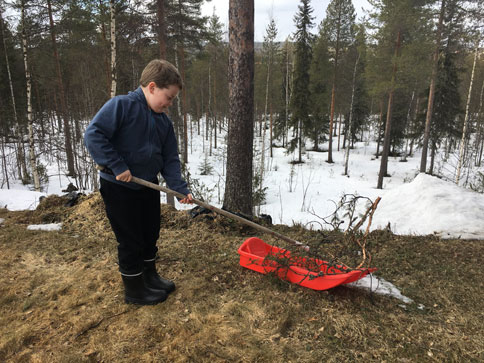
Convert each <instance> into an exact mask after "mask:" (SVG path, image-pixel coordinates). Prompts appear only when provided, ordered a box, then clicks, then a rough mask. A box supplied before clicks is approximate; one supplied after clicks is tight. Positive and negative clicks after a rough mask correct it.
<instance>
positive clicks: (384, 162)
mask: <svg viewBox="0 0 484 363" xmlns="http://www.w3.org/2000/svg"><path fill="white" fill-rule="evenodd" d="M400 40H401V31H400V30H399V31H398V34H397V43H396V46H395V59H394V61H393V72H392V81H391V86H390V87H391V88H390V93H389V95H388V107H387V120H386V124H385V138H384V140H383V152H382V155H381V161H380V172H379V173H378V184H377V189H382V188H383V178H384V177H385V176H386V175H387V166H388V154H389V152H390V140H391V130H392V107H393V95H394V93H395V82H396V78H397V59H396V58H397V57H398V51H399V49H400Z"/></svg>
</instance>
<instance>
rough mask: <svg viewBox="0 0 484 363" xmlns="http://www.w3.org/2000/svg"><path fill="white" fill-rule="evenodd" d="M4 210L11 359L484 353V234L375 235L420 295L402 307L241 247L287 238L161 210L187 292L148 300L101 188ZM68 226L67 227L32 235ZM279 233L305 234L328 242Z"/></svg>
mask: <svg viewBox="0 0 484 363" xmlns="http://www.w3.org/2000/svg"><path fill="white" fill-rule="evenodd" d="M0 218H3V219H5V221H4V222H3V223H2V225H1V227H0V249H1V251H2V252H1V253H2V258H1V259H0V270H1V271H2V274H1V275H0V361H8V362H84V361H86V362H88V361H95V362H97V361H104V362H132V361H143V362H145V361H146V362H154V361H156V362H208V361H210V362H212V361H215V362H231V361H234V362H321V361H329V362H333V361H334V362H336V361H338V362H340V361H355V360H365V361H379V362H380V361H389V362H414V361H465V362H472V361H475V362H478V361H483V360H484V329H483V321H484V309H483V300H482V291H484V290H483V281H484V272H483V270H482V268H481V266H480V264H482V256H484V244H483V242H482V241H477V240H441V239H439V238H436V237H432V236H426V237H416V236H396V235H393V234H391V233H389V232H385V231H375V232H372V233H371V234H370V236H369V240H368V244H369V249H371V251H372V256H373V261H372V265H374V266H376V267H377V268H378V272H377V275H379V276H382V277H383V278H385V279H386V280H389V281H391V282H393V283H394V284H395V285H397V286H398V287H399V288H400V289H401V290H402V293H403V294H404V295H406V296H408V297H410V298H411V299H413V300H414V301H415V303H413V304H404V303H402V302H401V301H399V300H397V299H395V298H392V297H389V296H380V295H374V294H370V293H368V292H365V291H363V290H359V289H354V288H348V287H343V286H342V287H337V288H334V289H331V290H329V291H319V292H318V291H313V290H309V289H306V288H303V287H300V286H297V285H293V284H288V283H286V282H283V281H280V280H277V279H276V278H274V277H271V276H267V275H262V274H258V273H256V272H254V271H251V270H248V269H245V268H242V267H240V266H239V264H238V255H237V253H236V251H237V248H238V247H239V246H240V244H241V243H242V242H243V241H244V240H245V239H246V238H248V237H249V236H258V237H260V238H262V239H264V240H265V241H267V242H268V243H270V244H274V245H279V246H283V247H287V246H286V245H285V243H284V242H282V241H276V240H274V239H272V238H271V237H269V236H265V235H261V234H260V233H258V232H257V231H255V230H252V229H249V228H248V227H242V226H240V225H238V224H237V223H236V222H233V221H230V220H227V219H226V218H223V217H217V218H215V219H211V218H207V216H203V215H200V216H198V217H196V218H191V217H190V216H189V215H188V213H187V212H180V211H176V210H174V209H172V208H171V207H169V206H163V208H162V215H161V219H162V225H163V227H162V230H161V235H162V237H161V238H160V241H159V248H160V251H159V256H160V259H159V261H158V266H159V271H160V272H161V274H162V275H163V276H165V277H168V278H171V279H174V280H175V281H176V284H177V290H176V291H175V292H174V293H173V294H171V295H170V297H169V298H168V300H167V301H165V302H164V303H162V304H158V305H155V306H143V307H140V306H135V305H126V304H125V303H124V302H123V290H122V286H121V279H120V276H119V273H118V270H117V265H116V242H115V239H114V235H113V234H112V232H111V230H110V228H109V225H108V223H107V220H106V219H105V217H104V213H103V205H102V200H101V198H100V197H99V194H97V193H94V194H92V195H91V196H89V197H84V198H83V199H82V200H81V202H80V203H79V204H78V205H77V206H74V207H72V208H68V207H64V206H63V201H62V199H60V198H58V197H49V198H47V199H46V200H44V201H43V202H42V203H41V204H40V205H39V207H38V208H37V210H35V211H23V212H9V211H7V210H5V209H3V210H0ZM60 221H62V222H63V228H62V230H61V231H54V232H53V231H45V232H44V231H29V230H27V229H26V226H27V225H28V224H37V223H51V222H60ZM272 228H274V229H276V230H277V231H278V232H280V233H283V234H286V235H289V236H290V237H291V238H294V239H297V240H300V241H311V242H314V241H317V240H318V238H319V237H320V236H321V232H317V231H307V230H303V229H302V228H300V227H292V228H289V227H285V226H273V227H272ZM326 244H328V243H326ZM419 304H423V306H424V308H423V309H420V308H419Z"/></svg>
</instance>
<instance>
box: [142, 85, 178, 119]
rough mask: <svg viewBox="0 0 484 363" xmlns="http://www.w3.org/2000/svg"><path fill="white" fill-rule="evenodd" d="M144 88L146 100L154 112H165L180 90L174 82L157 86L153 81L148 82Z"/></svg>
mask: <svg viewBox="0 0 484 363" xmlns="http://www.w3.org/2000/svg"><path fill="white" fill-rule="evenodd" d="M146 88H147V90H146V92H145V96H146V102H147V103H148V106H149V107H150V108H151V109H152V110H153V111H155V112H156V113H162V112H166V110H167V109H168V107H170V106H171V104H172V103H173V100H174V99H175V98H176V97H177V96H178V92H180V88H179V87H178V86H177V85H174V84H172V85H170V86H168V87H167V88H158V87H157V86H156V84H155V82H150V83H149V84H148V86H146Z"/></svg>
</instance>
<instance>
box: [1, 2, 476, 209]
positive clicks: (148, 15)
mask: <svg viewBox="0 0 484 363" xmlns="http://www.w3.org/2000/svg"><path fill="white" fill-rule="evenodd" d="M203 3H204V1H203V0H154V1H139V0H122V1H121V0H109V1H107V0H42V1H38V0H36V1H32V0H15V1H5V0H2V1H1V2H0V10H1V17H0V20H1V30H2V32H1V34H0V36H1V38H2V44H1V47H0V53H1V56H0V80H1V81H0V92H1V98H0V118H1V128H0V142H1V148H2V160H1V170H2V173H1V180H0V183H1V185H2V188H9V183H10V181H12V180H22V181H23V183H24V184H29V183H31V184H32V185H33V186H34V188H35V189H36V190H41V188H42V181H43V180H44V181H45V179H46V175H45V163H57V164H58V166H59V172H62V173H65V174H66V175H69V176H70V177H72V178H73V179H74V180H75V181H76V185H77V186H78V187H79V188H81V189H97V187H98V185H97V171H96V169H95V165H94V163H93V162H92V161H91V159H90V157H89V155H88V153H87V151H86V149H85V147H84V145H83V138H82V135H83V132H84V130H85V128H86V126H87V124H88V123H89V122H90V120H91V118H92V117H93V116H94V114H95V113H96V112H97V110H99V108H100V107H101V106H102V105H103V104H104V103H105V102H106V101H107V100H108V99H109V98H111V97H114V96H115V95H119V94H126V93H127V92H129V91H132V90H134V89H136V88H137V87H138V80H139V77H140V72H141V70H142V69H143V68H144V66H145V65H146V64H147V63H148V62H149V61H150V60H151V59H153V58H163V59H167V60H169V61H170V62H172V63H173V64H175V65H176V66H177V68H178V69H179V71H180V73H181V75H182V78H183V81H184V85H185V87H184V88H183V90H182V92H181V93H180V96H179V97H178V99H177V101H176V104H175V105H174V106H173V107H172V108H171V110H170V115H169V116H170V118H171V119H172V121H173V122H174V125H175V130H176V133H177V137H178V141H179V149H180V156H181V160H182V162H183V163H189V162H190V160H189V152H188V150H189V148H190V139H191V138H192V136H193V134H194V133H200V130H201V128H205V131H206V132H205V135H206V138H207V145H209V151H208V152H210V153H211V152H212V149H216V148H218V147H220V143H228V144H230V142H231V138H230V130H229V129H230V125H231V124H232V125H234V127H242V129H244V128H249V129H250V130H249V133H250V134H251V136H250V137H249V142H250V143H252V142H253V141H252V137H254V138H258V139H259V140H263V141H262V150H264V152H262V153H260V155H255V154H254V155H253V156H252V155H251V158H250V160H249V163H252V164H254V166H253V170H252V166H251V168H250V170H252V173H251V174H252V175H251V177H252V178H251V179H249V180H247V183H248V184H249V185H250V184H252V188H254V185H256V184H257V183H258V181H257V180H260V179H262V178H263V171H264V165H265V163H267V159H268V158H270V157H271V156H272V148H273V147H281V146H282V147H284V148H286V149H287V150H288V152H294V153H295V159H294V162H295V163H302V162H303V160H302V157H301V155H302V153H303V152H304V151H305V149H306V148H307V149H310V150H314V151H323V152H327V162H328V163H332V162H333V158H332V152H333V150H336V148H337V149H338V150H339V149H340V148H342V149H347V153H348V154H349V152H350V149H351V146H352V145H353V144H354V142H356V141H358V140H359V139H361V137H362V136H361V135H362V134H363V132H369V133H371V135H372V137H373V139H374V140H375V141H376V142H377V143H378V146H377V151H376V157H377V158H379V157H380V158H381V166H380V172H379V177H378V181H375V184H376V185H377V186H378V188H382V181H383V178H384V177H385V176H387V169H386V167H387V161H388V157H389V156H398V157H400V158H401V159H402V161H405V159H406V157H408V156H409V155H413V153H414V152H415V150H417V149H421V150H422V158H421V165H420V171H421V172H426V173H429V174H431V175H438V176H440V177H444V178H447V179H450V180H452V181H453V182H455V183H457V184H460V185H463V186H466V187H470V188H472V189H474V190H477V191H480V192H482V191H483V190H484V174H483V172H482V155H483V148H484V116H483V98H484V95H483V94H484V58H483V57H482V54H483V53H482V40H483V39H482V38H483V36H482V34H483V25H484V24H483V13H482V12H483V10H482V9H483V6H482V1H481V0H469V1H464V0H401V1H391V0H371V1H370V3H371V5H372V9H371V10H370V11H369V13H368V14H367V15H366V16H365V17H364V18H363V19H362V20H361V21H360V22H357V21H356V15H355V8H354V5H353V4H352V2H351V0H331V1H330V2H329V5H328V7H327V9H326V15H325V18H324V20H323V21H322V22H321V23H320V24H315V23H314V12H315V10H314V9H315V8H316V3H317V2H315V1H313V3H311V1H309V0H301V1H300V3H299V6H298V11H297V13H295V14H294V24H295V28H296V31H295V32H294V33H293V34H291V36H289V37H288V38H287V39H285V40H284V41H282V42H280V41H276V39H277V35H278V28H277V23H276V21H275V19H274V18H272V17H270V16H268V18H267V26H266V34H265V36H264V41H263V42H261V43H254V40H253V21H254V20H253V14H252V15H251V14H249V16H248V22H247V24H242V23H237V24H235V23H236V21H235V20H236V19H237V17H236V16H235V15H237V14H239V13H238V12H240V11H241V8H243V6H244V4H245V5H246V3H249V4H250V3H251V4H252V9H253V2H251V1H231V2H230V11H229V13H231V14H235V15H234V16H231V17H230V22H231V23H234V24H229V28H230V30H231V31H241V33H242V30H243V29H242V30H241V29H237V27H242V26H246V27H247V29H249V30H250V28H251V27H252V28H251V29H252V33H251V34H252V39H249V40H250V41H251V42H252V47H253V48H252V51H253V54H252V53H250V52H251V50H249V53H247V54H248V56H249V57H248V59H249V60H248V62H249V63H250V64H251V66H249V67H248V68H247V69H248V71H249V74H250V77H253V82H252V83H251V85H250V86H249V87H246V88H247V89H245V91H244V92H247V94H249V93H250V97H247V98H244V102H246V103H250V105H249V107H248V108H246V110H250V113H252V114H253V116H252V115H251V116H249V118H250V122H248V123H247V124H245V125H238V122H239V121H238V120H237V118H236V117H235V118H234V116H233V115H234V108H235V107H237V106H236V105H235V103H234V102H232V100H231V99H230V97H231V96H230V95H231V92H232V91H233V87H234V83H233V81H232V80H231V78H234V77H235V78H236V77H237V76H239V77H240V76H241V75H240V74H239V75H237V74H236V75H234V74H233V72H234V71H233V70H234V69H236V66H238V64H236V63H237V62H239V61H240V59H237V58H233V57H232V56H231V54H232V53H231V52H232V48H233V45H231V42H232V40H231V37H230V34H227V32H225V31H224V29H226V25H225V24H222V23H221V21H220V19H219V18H218V17H217V16H216V15H215V14H214V15H212V16H210V17H205V16H202V14H201V5H202V4H203ZM317 5H318V6H317V8H318V9H320V8H321V6H320V4H317ZM274 6H277V4H275V5H274ZM229 33H230V31H229ZM249 34H250V32H249ZM231 57H232V58H231ZM239 68H240V67H239ZM250 77H249V78H250ZM252 87H253V89H252ZM232 93H233V92H232ZM227 130H229V132H228V134H229V136H228V138H227V139H225V140H224V139H223V138H222V136H221V135H226V134H227V132H226V131H227ZM438 153H441V154H443V155H444V159H445V160H446V166H445V168H446V170H447V172H446V173H440V171H438V170H435V156H436V154H438ZM239 156H240V153H233V152H232V153H231V152H230V149H229V150H228V153H227V165H228V166H229V165H240V164H238V162H237V160H236V158H237V157H239ZM255 158H257V160H255ZM347 167H348V166H347V165H346V168H347ZM230 173H231V170H230V167H228V169H227V174H228V175H227V183H228V184H230ZM439 173H440V174H441V175H439ZM259 184H260V181H259ZM246 194H250V187H249V193H246ZM235 209H244V208H235ZM249 210H250V209H249Z"/></svg>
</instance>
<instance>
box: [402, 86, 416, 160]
mask: <svg viewBox="0 0 484 363" xmlns="http://www.w3.org/2000/svg"><path fill="white" fill-rule="evenodd" d="M414 98H415V89H414V90H413V91H412V97H411V98H410V105H408V110H407V118H406V119H405V127H404V131H405V133H406V135H405V138H406V140H405V151H404V152H403V155H402V158H401V159H400V161H404V162H406V161H407V150H408V143H409V138H408V129H410V113H411V112H412V104H413V99H414Z"/></svg>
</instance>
